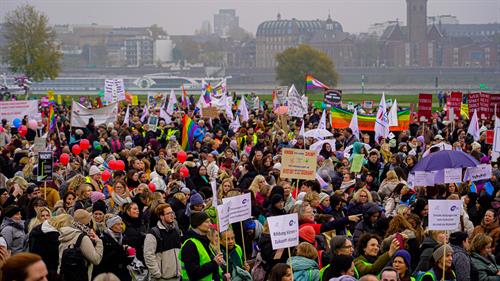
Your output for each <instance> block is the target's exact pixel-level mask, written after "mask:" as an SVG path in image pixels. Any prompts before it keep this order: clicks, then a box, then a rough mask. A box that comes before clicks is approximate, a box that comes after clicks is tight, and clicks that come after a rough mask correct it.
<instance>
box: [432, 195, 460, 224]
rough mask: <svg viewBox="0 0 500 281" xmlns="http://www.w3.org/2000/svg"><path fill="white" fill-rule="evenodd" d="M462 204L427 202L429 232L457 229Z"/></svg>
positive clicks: (456, 201)
mask: <svg viewBox="0 0 500 281" xmlns="http://www.w3.org/2000/svg"><path fill="white" fill-rule="evenodd" d="M462 204H463V203H462V200H429V230H454V229H457V228H458V226H459V223H460V213H461V211H462Z"/></svg>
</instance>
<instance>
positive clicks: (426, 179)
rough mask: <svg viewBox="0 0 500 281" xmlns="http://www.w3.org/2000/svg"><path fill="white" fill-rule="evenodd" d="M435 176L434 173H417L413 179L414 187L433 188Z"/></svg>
mask: <svg viewBox="0 0 500 281" xmlns="http://www.w3.org/2000/svg"><path fill="white" fill-rule="evenodd" d="M434 177H435V174H434V173H433V172H425V171H416V172H415V176H414V177H413V185H414V186H433V185H434Z"/></svg>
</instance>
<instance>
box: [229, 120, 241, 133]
mask: <svg viewBox="0 0 500 281" xmlns="http://www.w3.org/2000/svg"><path fill="white" fill-rule="evenodd" d="M240 127H241V124H240V118H238V117H236V118H234V119H233V121H231V124H229V129H231V130H233V132H237V131H238V130H239V129H240Z"/></svg>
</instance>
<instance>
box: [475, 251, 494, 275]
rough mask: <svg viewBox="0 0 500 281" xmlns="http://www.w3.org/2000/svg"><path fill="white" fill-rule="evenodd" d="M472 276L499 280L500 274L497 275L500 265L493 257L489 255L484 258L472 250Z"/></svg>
mask: <svg viewBox="0 0 500 281" xmlns="http://www.w3.org/2000/svg"><path fill="white" fill-rule="evenodd" d="M471 263H472V272H473V273H472V276H477V279H478V280H481V281H500V276H498V275H497V272H498V270H500V267H498V265H497V264H496V262H495V258H494V257H493V256H490V257H488V258H485V257H483V256H481V255H479V254H478V253H476V252H474V253H472V255H471Z"/></svg>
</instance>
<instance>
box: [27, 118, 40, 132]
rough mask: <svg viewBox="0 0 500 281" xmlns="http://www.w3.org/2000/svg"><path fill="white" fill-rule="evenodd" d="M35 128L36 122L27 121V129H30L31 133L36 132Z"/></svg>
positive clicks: (32, 120)
mask: <svg viewBox="0 0 500 281" xmlns="http://www.w3.org/2000/svg"><path fill="white" fill-rule="evenodd" d="M37 126H38V123H37V122H36V120H34V119H31V120H30V121H28V128H30V129H32V130H33V131H36V127H37Z"/></svg>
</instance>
